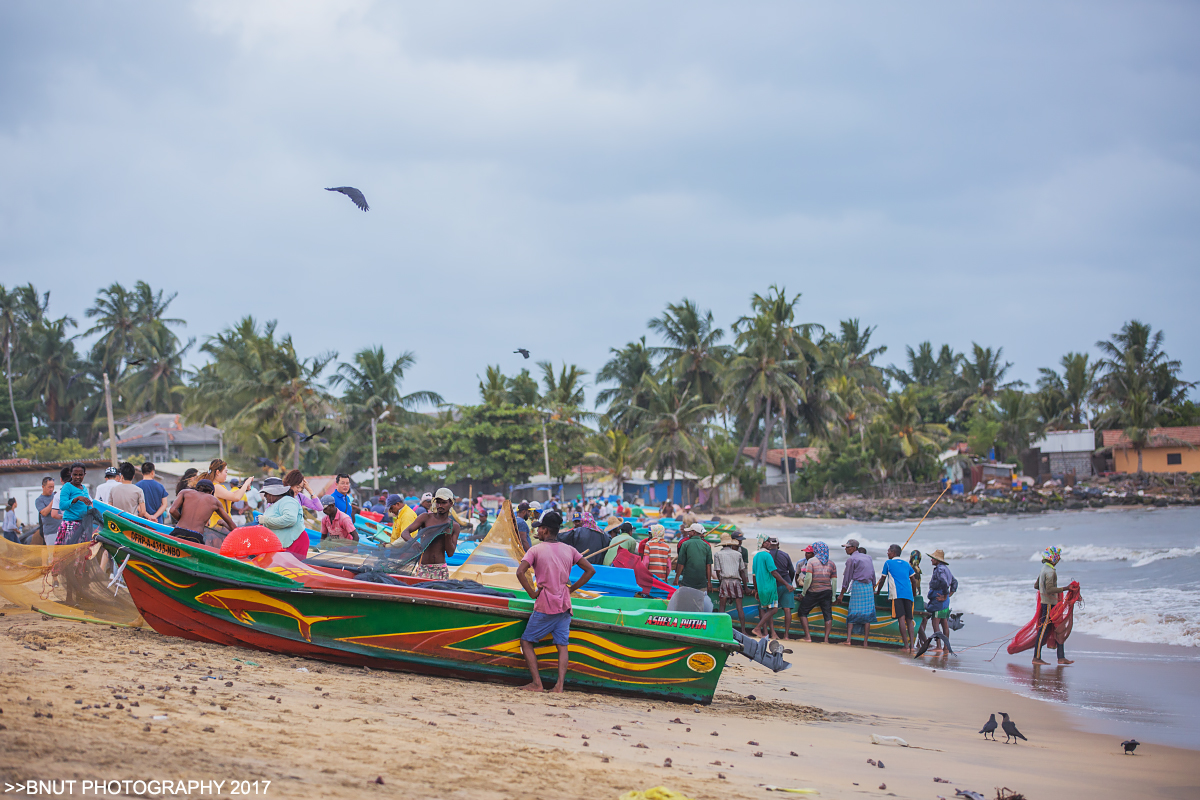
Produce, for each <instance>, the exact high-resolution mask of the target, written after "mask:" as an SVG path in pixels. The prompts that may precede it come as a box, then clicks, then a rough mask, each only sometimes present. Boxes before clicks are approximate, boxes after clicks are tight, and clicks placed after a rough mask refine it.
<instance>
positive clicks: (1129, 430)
mask: <svg viewBox="0 0 1200 800" xmlns="http://www.w3.org/2000/svg"><path fill="white" fill-rule="evenodd" d="M1161 414H1162V406H1160V405H1159V404H1157V403H1155V402H1154V400H1153V399H1152V398H1151V395H1150V392H1149V391H1147V390H1146V389H1136V390H1134V391H1132V392H1128V393H1126V394H1125V397H1124V403H1123V404H1122V405H1121V406H1120V407H1119V413H1118V415H1117V417H1116V421H1117V422H1118V424H1120V426H1121V432H1122V433H1124V434H1125V438H1127V439H1128V440H1129V443H1130V444H1131V445H1133V449H1134V450H1135V451H1136V452H1137V471H1138V474H1139V475H1141V474H1142V451H1143V450H1145V449H1146V447H1147V446H1149V444H1150V435H1151V433H1152V432H1153V430H1154V429H1155V428H1156V427H1157V426H1158V418H1159V416H1160V415H1161Z"/></svg>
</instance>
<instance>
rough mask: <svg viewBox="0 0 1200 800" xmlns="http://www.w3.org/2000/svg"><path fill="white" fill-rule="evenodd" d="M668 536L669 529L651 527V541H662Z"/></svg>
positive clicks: (659, 526)
mask: <svg viewBox="0 0 1200 800" xmlns="http://www.w3.org/2000/svg"><path fill="white" fill-rule="evenodd" d="M666 535H667V529H666V528H664V527H663V526H662V525H651V526H650V538H651V539H661V538H663V537H664V536H666Z"/></svg>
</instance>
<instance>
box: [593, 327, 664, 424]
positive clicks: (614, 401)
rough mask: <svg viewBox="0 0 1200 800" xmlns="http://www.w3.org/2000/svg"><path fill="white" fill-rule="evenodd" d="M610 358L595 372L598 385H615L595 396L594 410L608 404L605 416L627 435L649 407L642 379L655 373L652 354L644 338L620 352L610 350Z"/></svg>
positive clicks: (631, 343)
mask: <svg viewBox="0 0 1200 800" xmlns="http://www.w3.org/2000/svg"><path fill="white" fill-rule="evenodd" d="M609 352H610V353H612V358H610V359H609V360H608V363H606V364H605V365H604V366H603V367H601V368H600V371H599V372H597V373H596V382H597V383H615V384H616V386H610V387H608V388H606V389H602V390H600V392H599V393H598V394H597V395H596V407H597V408H599V407H600V406H601V405H607V407H608V411H607V414H608V417H609V419H611V420H612V422H613V424H614V425H616V426H618V427H619V428H621V429H622V430H623V431H625V432H626V433H630V432H632V431H633V429H634V428H635V427H636V426H637V421H638V420H637V417H638V414H639V412H641V411H643V410H645V408H646V406H647V405H648V404H649V397H648V396H647V395H646V394H645V393H644V391H643V383H642V380H643V378H645V377H646V376H648V375H653V374H654V372H655V363H654V355H653V353H652V352H651V349H650V348H649V347H647V346H646V337H645V336H643V337H641V338H640V339H638V340H637V341H636V342H629V343H628V344H627V345H625V346H624V347H622V348H621V349H620V350H618V349H616V348H615V347H614V348H609Z"/></svg>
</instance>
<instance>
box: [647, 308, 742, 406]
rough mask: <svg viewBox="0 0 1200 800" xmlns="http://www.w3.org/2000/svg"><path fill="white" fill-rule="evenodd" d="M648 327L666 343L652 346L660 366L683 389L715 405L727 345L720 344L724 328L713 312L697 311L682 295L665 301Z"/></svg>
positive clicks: (718, 397)
mask: <svg viewBox="0 0 1200 800" xmlns="http://www.w3.org/2000/svg"><path fill="white" fill-rule="evenodd" d="M649 328H650V330H652V331H654V332H655V333H657V334H659V335H660V336H661V337H662V338H663V341H665V342H666V343H667V345H666V346H665V347H653V348H651V353H652V354H653V355H655V356H657V357H660V358H661V359H662V363H661V365H662V368H663V369H665V370H667V371H668V373H669V374H670V375H671V377H672V378H673V379H675V380H677V381H679V382H680V385H681V388H682V390H683V391H684V392H689V391H690V392H691V393H692V394H694V395H696V396H697V397H698V398H699V399H700V400H701V402H704V403H707V404H709V405H713V404H715V403H716V402H717V401H718V400H719V399H720V388H721V387H720V375H721V369H722V367H723V366H724V364H725V361H726V360H727V354H728V348H726V347H722V346H721V345H720V341H721V339H723V338H724V337H725V331H723V330H721V329H720V328H718V327H717V326H716V325H715V324H714V323H713V314H712V311H703V312H702V311H700V309H699V307H698V306H697V305H696V304H695V302H693V301H692V300H689V299H687V298H686V297H685V298H684V299H683V300H681V301H680V302H678V303H669V304H667V310H666V311H664V312H663V315H662V316H661V317H655V318H654V319H652V320H650V322H649Z"/></svg>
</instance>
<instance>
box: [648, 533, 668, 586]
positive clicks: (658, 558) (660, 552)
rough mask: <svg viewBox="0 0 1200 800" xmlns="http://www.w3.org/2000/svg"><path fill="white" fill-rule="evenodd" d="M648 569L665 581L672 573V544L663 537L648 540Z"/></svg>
mask: <svg viewBox="0 0 1200 800" xmlns="http://www.w3.org/2000/svg"><path fill="white" fill-rule="evenodd" d="M646 569H648V570H650V574H651V575H653V576H654V577H656V578H659V579H661V580H664V581H665V580H666V579H667V576H668V575H670V574H671V545H669V544H667V543H666V542H664V541H663V540H662V539H651V540H650V541H648V542H646Z"/></svg>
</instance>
